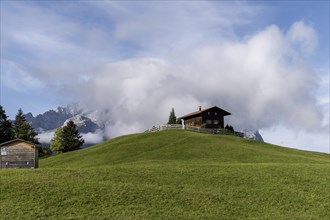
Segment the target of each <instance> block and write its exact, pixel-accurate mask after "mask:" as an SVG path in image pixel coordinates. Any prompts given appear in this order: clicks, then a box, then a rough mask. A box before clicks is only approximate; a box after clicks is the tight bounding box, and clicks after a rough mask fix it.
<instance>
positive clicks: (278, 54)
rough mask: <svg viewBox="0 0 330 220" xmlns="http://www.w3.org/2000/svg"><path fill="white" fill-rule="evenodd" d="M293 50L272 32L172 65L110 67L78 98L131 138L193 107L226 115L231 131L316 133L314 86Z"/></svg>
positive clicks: (209, 48)
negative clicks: (282, 127)
mask: <svg viewBox="0 0 330 220" xmlns="http://www.w3.org/2000/svg"><path fill="white" fill-rule="evenodd" d="M293 50H295V47H294V46H293V45H292V44H291V42H290V41H289V40H288V39H287V38H286V33H285V32H283V31H281V30H280V29H279V28H278V27H277V26H275V25H272V26H269V27H267V28H265V29H264V30H261V31H259V32H257V33H255V34H254V35H251V36H250V37H248V38H245V39H244V40H240V41H232V40H231V41H230V40H228V41H222V42H219V43H217V44H211V45H208V44H206V45H204V46H200V47H195V48H192V50H191V51H187V53H188V54H189V56H182V58H181V59H180V60H179V62H178V60H176V61H175V62H173V61H171V60H164V59H160V58H140V59H130V60H126V61H120V62H113V63H110V64H108V65H106V66H104V68H103V69H102V70H101V71H99V72H95V73H94V76H93V78H91V79H90V81H89V82H88V84H87V85H86V88H88V89H87V90H86V91H88V92H87V93H83V97H84V99H86V100H87V103H89V104H90V106H93V107H91V108H97V109H110V111H109V112H110V113H109V115H108V117H109V119H112V120H114V121H115V122H118V124H120V125H121V126H123V127H124V128H127V129H128V130H134V131H137V130H139V129H140V130H143V129H146V128H148V127H150V126H151V125H153V124H158V123H165V122H166V120H167V117H168V112H169V111H170V109H171V108H172V107H174V108H175V109H176V110H177V113H179V114H178V115H180V114H183V113H187V112H190V111H194V110H195V109H196V108H197V107H198V106H199V105H203V106H204V107H207V106H210V105H219V106H220V107H223V108H224V109H226V110H228V111H230V112H232V113H233V116H231V117H230V118H228V119H229V122H230V123H232V124H233V125H234V126H235V127H237V128H251V129H260V128H267V127H271V126H273V125H274V124H277V123H278V122H281V123H284V124H286V125H288V126H291V127H296V126H297V127H301V128H303V129H306V130H309V131H313V130H322V125H321V124H322V112H321V110H320V109H319V108H318V106H317V99H316V98H315V94H314V93H315V92H316V89H317V78H315V77H313V74H314V72H313V71H312V70H311V69H310V68H309V67H308V66H306V65H305V64H301V62H300V59H296V57H297V54H300V52H299V51H297V50H295V52H296V53H292V51H293ZM287 59H289V60H291V61H290V62H288V61H287ZM178 63H180V64H178ZM115 124H116V123H115ZM130 126H131V128H130ZM115 127H116V125H115V126H114V130H117V128H115ZM110 130H111V129H110ZM112 132H114V133H117V132H115V131H112ZM122 132H123V133H125V129H122Z"/></svg>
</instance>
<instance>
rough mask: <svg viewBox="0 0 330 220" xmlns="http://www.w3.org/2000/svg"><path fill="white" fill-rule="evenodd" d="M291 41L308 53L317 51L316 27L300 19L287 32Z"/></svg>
mask: <svg viewBox="0 0 330 220" xmlns="http://www.w3.org/2000/svg"><path fill="white" fill-rule="evenodd" d="M287 37H288V39H289V41H290V42H291V43H293V44H295V45H297V46H298V47H300V48H301V50H302V51H303V52H305V53H307V54H311V53H312V52H314V51H315V49H316V47H317V45H318V40H317V34H316V32H315V30H314V28H313V27H312V26H310V25H307V24H306V23H304V22H302V21H299V22H295V23H294V24H293V25H292V26H291V28H290V29H289V31H288V33H287Z"/></svg>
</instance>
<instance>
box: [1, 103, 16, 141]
mask: <svg viewBox="0 0 330 220" xmlns="http://www.w3.org/2000/svg"><path fill="white" fill-rule="evenodd" d="M7 118H8V116H7V115H6V112H5V110H4V109H3V107H2V106H1V105H0V143H3V142H6V141H10V140H12V139H14V137H15V134H14V130H13V126H12V124H11V122H10V121H9V120H8V119H7Z"/></svg>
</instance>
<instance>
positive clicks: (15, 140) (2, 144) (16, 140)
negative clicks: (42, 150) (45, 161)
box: [0, 138, 40, 147]
mask: <svg viewBox="0 0 330 220" xmlns="http://www.w3.org/2000/svg"><path fill="white" fill-rule="evenodd" d="M13 142H24V143H27V144H31V145H34V146H37V147H40V145H39V144H34V143H31V142H29V141H26V140H22V139H18V138H17V139H13V140H10V141H6V142H3V143H1V144H0V146H4V145H7V144H11V143H13Z"/></svg>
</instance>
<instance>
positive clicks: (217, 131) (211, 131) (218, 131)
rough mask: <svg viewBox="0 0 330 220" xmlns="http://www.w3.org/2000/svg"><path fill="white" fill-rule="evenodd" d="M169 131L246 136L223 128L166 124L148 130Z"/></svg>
mask: <svg viewBox="0 0 330 220" xmlns="http://www.w3.org/2000/svg"><path fill="white" fill-rule="evenodd" d="M168 129H184V130H189V131H196V132H200V133H207V134H222V135H235V136H239V137H244V134H243V133H241V132H237V131H230V130H227V129H223V128H218V129H211V128H201V127H195V126H184V127H183V126H182V125H180V124H165V125H159V126H153V127H152V128H151V129H148V130H146V132H154V131H163V130H168Z"/></svg>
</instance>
